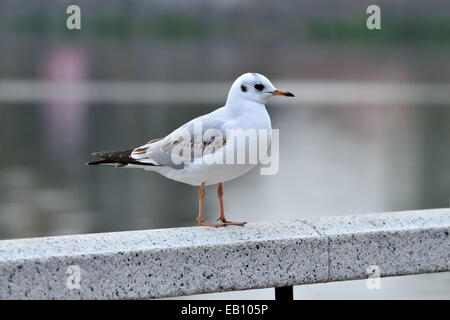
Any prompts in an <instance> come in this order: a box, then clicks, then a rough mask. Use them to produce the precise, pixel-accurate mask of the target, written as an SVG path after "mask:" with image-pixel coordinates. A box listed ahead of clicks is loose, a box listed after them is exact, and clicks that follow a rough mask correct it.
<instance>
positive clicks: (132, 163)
mask: <svg viewBox="0 0 450 320" xmlns="http://www.w3.org/2000/svg"><path fill="white" fill-rule="evenodd" d="M272 96H286V97H294V95H293V94H292V93H290V92H288V91H286V90H278V89H276V88H275V87H274V85H273V84H272V83H271V82H270V80H269V79H267V78H266V77H265V76H263V75H261V74H258V73H245V74H243V75H241V76H240V77H239V78H237V79H236V81H234V83H233V85H232V86H231V89H230V91H229V93H228V98H227V101H226V103H225V106H223V107H221V108H219V109H217V110H215V111H213V112H211V113H208V114H205V115H203V116H200V117H198V118H195V119H193V120H191V121H189V122H187V123H186V124H184V125H182V126H181V127H180V128H178V129H176V130H175V131H173V132H172V133H171V134H169V135H167V136H166V137H164V138H159V139H153V140H150V141H149V142H147V143H146V144H144V145H142V146H140V147H137V148H133V149H129V150H125V151H113V152H95V153H93V154H92V155H94V156H98V157H100V158H103V159H102V160H98V161H93V162H88V163H86V164H87V165H113V166H115V167H120V168H143V169H146V170H149V171H155V172H158V173H160V174H162V175H163V176H165V177H167V178H169V179H172V180H176V181H179V182H183V183H187V184H190V185H193V186H200V192H199V209H198V218H197V221H198V223H199V224H200V225H202V226H213V227H221V226H226V225H238V226H243V225H244V224H245V222H232V221H228V220H227V219H225V213H224V209H223V201H222V195H223V190H222V183H223V182H225V181H229V180H232V179H234V178H237V177H239V176H241V175H243V174H244V173H246V172H248V171H249V170H251V169H252V168H254V167H255V166H256V163H254V162H249V161H247V162H244V163H229V162H225V163H223V161H222V163H221V161H211V159H216V160H217V159H225V158H226V155H227V152H228V153H229V152H230V151H231V152H234V151H236V146H235V145H233V147H232V148H231V149H230V148H227V147H228V146H227V138H230V139H228V145H231V143H230V140H231V139H233V141H234V136H233V137H230V132H231V131H233V130H239V129H242V130H243V131H246V130H249V129H251V130H256V131H257V132H259V130H266V132H267V133H268V134H267V138H268V140H269V143H270V139H271V130H272V126H271V121H270V117H269V114H268V113H267V110H266V107H265V104H266V102H267V101H268V99H269V98H270V97H272ZM197 124H200V126H201V129H200V131H199V130H198V129H196V128H198V126H197ZM196 126H197V127H196ZM208 130H209V131H211V130H213V132H214V134H210V135H207V134H206V132H207V131H208ZM234 132H235V131H234ZM244 143H245V142H244ZM186 147H188V148H191V149H193V150H191V149H188V150H191V152H189V153H188V154H189V156H188V158H189V159H186V157H184V158H182V159H185V160H187V161H182V160H180V150H186V149H183V148H186ZM245 148H246V150H247V151H248V145H247V144H246V146H245ZM207 150H209V152H206V151H207ZM198 151H199V152H198ZM266 151H267V149H266V150H263V152H266ZM183 155H185V154H183ZM233 160H234V154H233ZM213 184H219V186H218V189H217V194H218V198H219V205H220V216H219V218H218V219H217V220H220V223H212V222H206V221H204V220H203V198H204V195H205V191H204V189H205V185H213Z"/></svg>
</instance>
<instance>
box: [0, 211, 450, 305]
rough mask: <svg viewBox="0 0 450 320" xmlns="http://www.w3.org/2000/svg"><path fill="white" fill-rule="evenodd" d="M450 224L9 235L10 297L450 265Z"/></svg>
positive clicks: (5, 244)
mask: <svg viewBox="0 0 450 320" xmlns="http://www.w3.org/2000/svg"><path fill="white" fill-rule="evenodd" d="M449 232H450V209H436V210H422V211H408V212H397V213H382V214H368V215H357V216H338V217H322V218H311V219H297V220H291V221H284V222H266V223H250V224H247V225H246V226H245V227H243V228H241V227H236V226H227V227H226V228H212V227H190V228H174V229H159V230H145V231H129V232H114V233H102V234H86V235H74V236H61V237H48V238H31V239H18V240H4V241H0V298H1V299H142V298H156V297H168V296H179V295H188V294H197V293H208V292H219V291H228V290H243V289H254V288H265V287H275V286H286V285H300V284H307V283H318V282H327V281H336V280H347V279H361V278H367V268H368V267H369V266H370V265H377V266H379V268H380V271H381V276H394V275H404V274H414V273H425V272H437V271H448V270H450V266H449V261H450V236H449ZM73 268H75V270H76V271H77V270H79V271H80V273H79V277H78V278H76V277H75V279H78V280H79V281H78V280H75V282H71V281H69V283H68V280H73V279H74V278H73V275H74V273H73V270H74V269H73ZM73 283H76V284H79V286H78V285H75V286H74V285H73ZM71 284H72V285H71Z"/></svg>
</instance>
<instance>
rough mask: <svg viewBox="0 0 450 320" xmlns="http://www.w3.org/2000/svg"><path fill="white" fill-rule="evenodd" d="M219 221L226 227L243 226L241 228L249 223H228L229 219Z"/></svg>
mask: <svg viewBox="0 0 450 320" xmlns="http://www.w3.org/2000/svg"><path fill="white" fill-rule="evenodd" d="M217 220H220V221H222V223H223V224H225V225H232V226H241V227H243V226H244V225H245V224H246V223H247V222H233V221H228V220H227V219H222V218H218V219H217Z"/></svg>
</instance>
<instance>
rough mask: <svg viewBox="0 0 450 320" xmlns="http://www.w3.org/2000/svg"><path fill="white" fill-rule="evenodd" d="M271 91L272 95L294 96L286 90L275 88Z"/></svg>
mask: <svg viewBox="0 0 450 320" xmlns="http://www.w3.org/2000/svg"><path fill="white" fill-rule="evenodd" d="M271 93H272V95H273V96H285V97H295V96H294V95H293V94H292V93H290V92H289V91H286V90H275V91H273V92H271Z"/></svg>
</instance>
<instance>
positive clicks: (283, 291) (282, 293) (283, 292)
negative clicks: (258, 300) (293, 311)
mask: <svg viewBox="0 0 450 320" xmlns="http://www.w3.org/2000/svg"><path fill="white" fill-rule="evenodd" d="M275 300H282V301H287V300H294V287H293V286H289V287H275Z"/></svg>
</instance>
